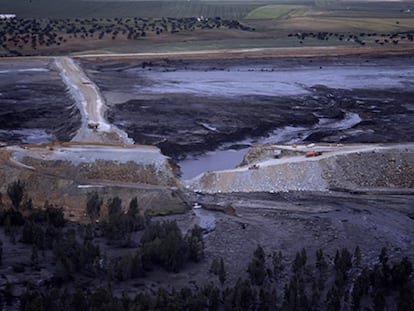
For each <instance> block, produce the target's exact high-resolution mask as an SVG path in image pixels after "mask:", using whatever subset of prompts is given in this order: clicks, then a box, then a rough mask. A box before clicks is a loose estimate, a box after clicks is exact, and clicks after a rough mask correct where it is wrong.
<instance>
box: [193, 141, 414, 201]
mask: <svg viewBox="0 0 414 311" xmlns="http://www.w3.org/2000/svg"><path fill="white" fill-rule="evenodd" d="M187 187H188V188H191V189H193V190H196V191H200V192H206V193H219V192H261V191H264V192H284V191H329V190H340V191H350V192H361V191H362V192H372V191H380V192H384V191H388V192H390V191H394V192H404V193H406V192H410V191H411V192H413V191H414V144H412V143H411V144H400V145H374V144H372V145H370V144H364V145H326V144H325V145H324V144H320V145H315V144H311V145H308V146H296V145H293V146H282V145H265V146H263V145H258V146H255V147H253V148H252V149H251V150H250V152H249V153H248V154H247V155H246V157H245V159H244V161H243V163H242V164H241V166H240V167H238V168H236V169H233V170H226V171H218V172H207V173H205V174H203V175H201V176H200V177H197V178H195V179H193V180H191V181H189V182H188V184H187Z"/></svg>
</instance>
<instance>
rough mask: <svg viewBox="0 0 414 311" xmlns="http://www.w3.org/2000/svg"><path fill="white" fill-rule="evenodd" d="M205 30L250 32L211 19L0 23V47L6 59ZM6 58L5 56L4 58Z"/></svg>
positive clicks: (235, 24)
mask: <svg viewBox="0 0 414 311" xmlns="http://www.w3.org/2000/svg"><path fill="white" fill-rule="evenodd" d="M208 29H210V30H211V29H238V30H242V31H253V30H254V29H253V28H251V27H249V26H246V25H243V24H241V23H240V22H239V21H237V20H226V19H221V18H220V17H214V18H196V17H188V18H92V19H79V18H76V19H20V18H13V19H0V47H3V49H5V50H6V51H7V53H8V55H22V54H23V53H26V54H30V53H32V54H34V53H35V52H36V50H38V49H39V48H42V49H44V48H55V49H56V48H58V47H61V46H65V45H68V44H70V43H71V42H74V41H76V42H77V41H79V40H80V41H82V40H116V39H127V40H139V39H142V38H144V37H147V36H148V35H155V36H158V35H161V34H165V33H167V34H176V33H179V32H193V31H197V30H208ZM6 56H7V55H6Z"/></svg>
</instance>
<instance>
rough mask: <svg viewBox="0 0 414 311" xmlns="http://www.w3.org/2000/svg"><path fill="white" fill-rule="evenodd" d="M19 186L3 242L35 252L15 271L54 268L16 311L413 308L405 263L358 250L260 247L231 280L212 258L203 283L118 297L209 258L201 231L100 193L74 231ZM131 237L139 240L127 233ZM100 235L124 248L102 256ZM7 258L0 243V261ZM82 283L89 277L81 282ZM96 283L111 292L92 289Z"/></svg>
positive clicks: (12, 188)
mask: <svg viewBox="0 0 414 311" xmlns="http://www.w3.org/2000/svg"><path fill="white" fill-rule="evenodd" d="M24 189H25V184H24V183H23V182H21V181H19V180H18V181H15V182H13V183H11V184H10V185H9V186H8V187H7V196H8V197H9V201H10V202H11V203H10V206H6V205H7V204H6V203H5V202H3V200H2V196H1V195H0V226H1V227H2V228H3V230H4V232H5V233H6V237H8V238H9V239H10V241H11V242H12V243H13V244H16V243H18V242H21V243H24V244H26V245H28V246H29V247H31V255H30V259H29V260H30V261H29V262H30V263H29V265H27V264H23V263H19V262H16V263H15V264H13V267H12V269H13V272H14V273H16V274H19V273H23V272H25V270H26V272H29V271H27V269H29V270H32V271H40V269H42V268H43V269H44V268H45V267H46V268H49V269H53V271H51V272H52V277H51V278H50V279H45V280H42V283H37V284H33V283H29V282H28V283H26V285H25V290H24V292H23V294H22V295H21V296H20V297H19V298H18V299H19V308H20V309H21V310H25V311H26V310H27V311H28V310H121V311H122V310H260V311H264V310H287V311H301V310H303V311H314V310H315V311H317V310H318V311H319V310H321V311H324V310H327V311H340V310H375V311H380V310H397V311H408V310H412V306H413V305H414V279H413V273H412V272H413V265H412V262H411V261H410V259H409V258H408V257H403V258H402V259H400V260H396V261H393V262H392V261H391V260H390V258H389V254H388V250H387V248H385V247H383V248H382V249H381V251H380V253H379V254H378V257H377V260H374V261H372V260H370V261H369V262H366V261H367V260H366V256H364V254H363V250H361V249H360V248H359V246H356V247H355V249H353V250H349V249H348V248H341V249H338V250H337V251H336V253H335V254H331V255H327V254H325V253H324V251H323V250H322V249H317V250H316V251H315V253H314V254H311V253H310V250H309V249H305V248H303V249H301V250H300V251H298V252H296V254H295V256H293V257H292V258H290V257H288V256H286V255H284V254H283V253H282V252H281V251H272V252H268V253H267V252H266V250H265V249H264V248H263V247H262V246H260V245H258V246H257V247H256V249H255V250H254V252H253V254H252V256H251V257H250V259H249V260H248V261H247V262H246V263H245V273H243V274H241V275H238V276H232V275H229V272H228V265H229V264H231V263H229V262H228V261H226V258H223V257H219V256H216V257H214V256H213V258H211V263H210V269H209V271H206V273H209V274H210V276H211V277H210V278H209V279H210V281H209V282H203V281H202V280H200V284H197V283H195V284H193V285H191V286H190V284H189V285H188V286H183V287H173V288H171V289H169V290H167V289H165V288H163V285H162V284H160V286H158V287H157V288H155V289H153V290H152V291H148V290H138V289H137V290H136V293H135V294H131V293H127V292H126V291H125V292H124V293H123V294H122V295H119V294H115V293H114V292H113V287H114V286H118V284H119V285H121V284H125V283H123V282H126V281H129V280H134V279H141V280H142V282H145V278H146V277H149V276H150V275H151V273H153V271H154V270H162V271H164V273H166V275H167V274H168V273H177V272H180V271H182V270H184V269H185V268H186V265H187V264H188V263H190V262H192V263H195V264H196V263H199V262H202V261H205V260H206V258H205V253H204V247H205V246H204V235H203V230H202V229H201V228H199V227H197V226H195V227H193V228H192V229H191V230H189V231H188V232H186V233H183V232H182V231H181V229H180V228H179V226H178V224H177V223H176V222H175V221H162V222H155V221H152V220H151V219H150V218H149V217H148V216H147V215H145V213H143V211H141V210H140V209H139V206H138V200H137V199H136V198H133V199H132V200H131V201H130V202H129V204H128V206H127V207H126V206H124V205H123V202H122V200H121V199H120V198H119V197H114V198H110V199H109V200H107V202H106V203H104V202H103V199H102V198H100V196H99V194H98V193H96V192H91V193H89V194H88V195H87V197H86V202H85V210H86V211H87V214H88V216H89V217H90V223H89V224H83V225H80V224H78V225H77V227H74V226H73V225H71V223H70V222H68V221H66V220H65V218H64V214H63V209H62V208H61V207H57V206H53V205H51V204H49V203H45V205H44V206H43V207H42V208H35V207H33V204H32V203H31V200H30V199H28V198H27V197H26V195H25V191H24ZM103 207H106V217H103V215H102V213H104V209H103ZM98 219H99V220H100V221H99V222H97V221H96V220H98ZM75 228H77V229H75ZM136 232H140V238H139V240H137V238H136V237H134V236H133V234H134V233H136ZM101 238H104V239H105V240H106V243H107V244H110V245H113V246H114V247H116V248H123V249H124V250H126V251H125V252H123V255H117V253H115V254H111V255H108V254H106V252H105V251H103V250H102V244H100V243H99V240H100V239H101ZM7 253H8V250H7V249H3V243H0V264H2V259H3V258H5V256H7ZM45 253H46V254H50V257H51V258H52V265H51V266H50V265H49V266H45V264H44V262H43V261H44V260H46V259H45V258H46V257H45V255H42V254H45ZM22 260H23V261H24V260H26V259H22ZM50 267H53V268H50ZM80 279H82V280H88V281H86V282H85V281H83V282H82V283H79V282H78V280H80ZM234 279H236V281H235V282H234V283H232V281H230V280H234ZM94 280H99V282H98V283H96V282H93V281H94ZM99 283H100V284H102V283H103V284H107V286H96V285H93V284H99ZM12 287H13V284H11V283H7V284H6V286H4V287H2V288H0V306H3V305H7V304H12V300H13V295H12Z"/></svg>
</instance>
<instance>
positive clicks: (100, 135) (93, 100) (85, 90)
mask: <svg viewBox="0 0 414 311" xmlns="http://www.w3.org/2000/svg"><path fill="white" fill-rule="evenodd" d="M55 64H56V67H57V68H58V70H59V71H60V75H61V77H62V79H63V81H64V83H65V84H66V85H67V87H68V89H69V91H70V94H71V96H72V97H73V98H74V99H75V101H76V104H77V105H78V107H79V110H80V111H81V114H82V126H81V128H80V129H79V130H78V133H77V134H76V136H75V137H74V138H73V139H72V141H75V142H95V143H122V144H132V143H133V141H132V140H131V139H130V138H128V135H127V134H126V133H125V132H123V131H121V130H120V129H118V128H117V127H115V126H113V125H111V124H109V123H108V122H107V121H106V120H105V117H104V114H105V100H104V99H103V97H102V96H101V94H100V92H99V89H98V87H97V86H96V85H95V84H94V83H93V82H92V81H91V80H90V79H89V78H88V77H87V76H86V74H85V73H84V72H83V70H82V68H80V67H79V66H78V65H77V64H76V63H75V62H74V61H73V59H71V58H69V57H57V58H55Z"/></svg>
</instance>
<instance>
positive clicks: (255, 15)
mask: <svg viewBox="0 0 414 311" xmlns="http://www.w3.org/2000/svg"><path fill="white" fill-rule="evenodd" d="M308 11H309V8H308V7H306V6H298V5H286V4H271V5H265V6H261V7H259V8H257V9H254V10H252V11H251V12H249V14H247V16H246V18H247V19H277V18H289V17H293V16H303V15H305V14H306V12H308Z"/></svg>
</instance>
